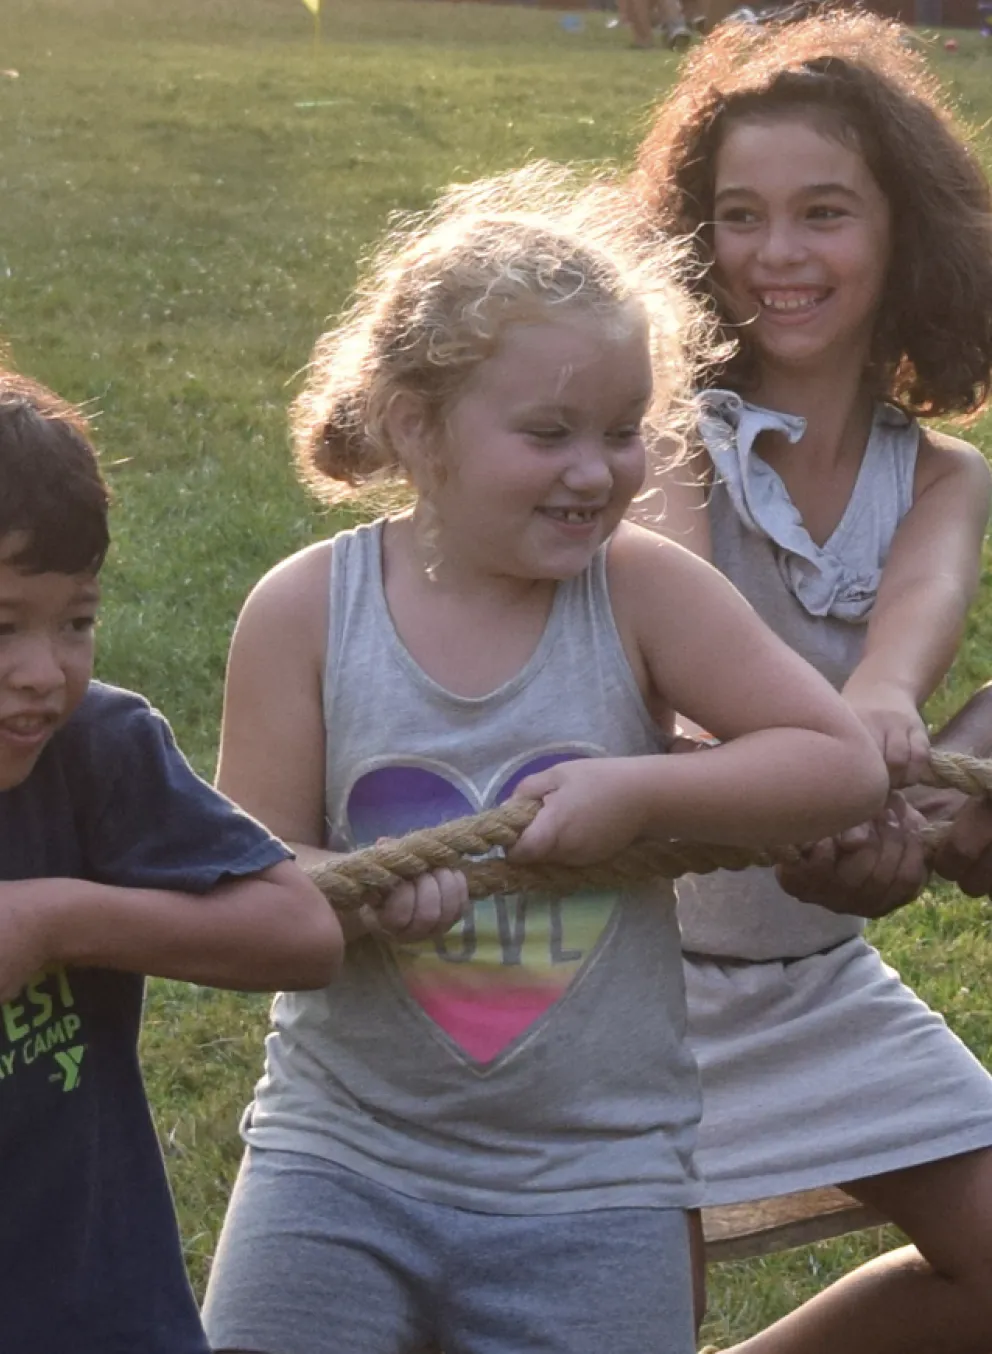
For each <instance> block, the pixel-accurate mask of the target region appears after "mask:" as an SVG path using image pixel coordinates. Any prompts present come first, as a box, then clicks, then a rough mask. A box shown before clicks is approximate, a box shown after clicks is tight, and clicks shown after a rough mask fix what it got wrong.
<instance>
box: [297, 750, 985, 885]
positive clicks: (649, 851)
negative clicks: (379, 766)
mask: <svg viewBox="0 0 992 1354" xmlns="http://www.w3.org/2000/svg"><path fill="white" fill-rule="evenodd" d="M930 767H931V772H932V780H933V783H934V784H936V785H940V786H945V787H947V788H949V789H954V790H959V791H961V792H962V793H963V794H966V795H972V796H986V797H988V796H992V761H982V760H980V759H979V758H977V757H968V756H966V755H965V754H964V753H956V752H937V751H932V752H931V754H930ZM538 808H539V805H538V804H537V803H536V801H534V800H528V799H512V800H510V801H509V802H508V803H506V804H502V805H500V807H499V808H495V809H487V810H486V811H485V812H483V813H478V814H474V815H473V816H472V817H470V818H456V819H453V820H452V821H451V822H448V823H442V824H441V825H440V826H439V827H433V828H424V829H422V830H421V831H419V832H411V833H408V834H407V835H406V836H405V837H399V838H396V839H390V840H386V841H382V842H379V843H378V844H377V845H376V846H370V847H367V848H366V849H365V850H362V851H354V852H352V853H351V854H350V855H348V856H341V857H338V858H337V859H336V860H334V861H332V862H328V863H327V864H324V865H318V866H314V867H312V868H311V869H310V875H311V877H312V878H313V880H314V882H315V883H316V884H317V886H318V887H319V888H320V889H321V891H322V892H323V893H324V894H325V896H326V897H327V898H328V899H329V900H330V901H331V902H332V903H333V904H334V905H335V907H337V908H339V909H341V910H342V911H348V910H353V909H355V908H357V907H360V906H362V905H363V904H366V903H369V902H370V901H372V900H374V899H375V898H384V897H385V896H386V894H387V893H389V892H390V891H391V890H392V889H394V888H395V887H396V885H397V884H400V883H402V882H403V881H404V880H410V879H416V878H417V877H418V876H419V875H422V874H426V873H427V872H428V871H430V870H437V869H442V868H448V869H452V870H464V872H465V875H466V877H467V879H468V886H469V894H470V896H471V897H472V898H486V897H488V896H489V895H490V894H499V893H518V892H524V891H526V892H540V893H549V894H555V895H558V896H565V895H567V894H570V893H577V892H578V891H579V890H580V889H615V888H617V887H618V886H633V885H637V884H645V883H648V882H650V881H651V880H652V879H677V878H679V877H680V876H681V875H683V874H709V873H710V872H711V871H712V870H745V869H747V868H748V867H749V866H752V865H776V864H782V863H787V862H789V861H795V860H797V859H798V857H799V851H798V848H796V847H794V846H783V847H776V848H775V849H774V850H769V851H755V850H751V849H749V848H747V847H742V846H716V845H710V844H704V843H699V842H635V843H634V845H633V846H630V847H628V848H627V849H626V850H625V851H621V852H620V854H619V855H617V856H614V857H613V859H612V860H608V861H602V862H601V863H599V864H596V865H582V866H571V865H526V866H521V865H514V864H513V863H512V862H510V861H508V860H505V859H503V858H502V857H499V856H491V855H489V853H490V852H492V851H493V850H494V849H497V848H502V849H504V850H505V849H507V848H509V847H511V846H513V844H514V843H515V842H516V840H517V838H518V837H519V836H520V835H521V833H522V832H523V831H524V829H525V828H526V827H527V826H528V824H530V823H531V822H533V820H534V818H535V817H536V815H537V811H538ZM947 830H948V829H947V827H946V825H943V824H937V825H935V826H931V827H927V828H924V829H923V832H922V834H921V835H922V837H923V839H924V842H925V844H926V847H927V849H928V851H930V852H933V851H936V849H937V847H938V846H939V845H940V842H941V841H942V840H943V838H944V836H945V835H946V832H947ZM480 857H487V858H486V859H480Z"/></svg>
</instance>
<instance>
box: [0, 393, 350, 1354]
mask: <svg viewBox="0 0 992 1354" xmlns="http://www.w3.org/2000/svg"><path fill="white" fill-rule="evenodd" d="M107 544H108V534H107V494H106V488H105V486H104V484H103V481H102V479H101V477H100V473H99V470H98V468H97V463H96V458H95V455H94V453H93V450H92V447H91V446H90V443H89V440H88V437H87V433H86V427H85V424H84V423H83V421H82V420H81V419H80V418H79V416H78V415H77V414H76V413H75V412H74V411H72V410H71V409H69V408H68V407H67V406H65V405H63V404H62V403H61V402H60V401H59V400H58V399H57V398H56V397H55V396H54V395H52V394H51V392H49V391H47V390H45V389H44V387H42V386H39V385H37V384H35V383H34V382H31V381H28V380H26V379H24V378H21V377H16V376H13V375H11V374H10V373H7V372H3V371H0V1199H2V1220H0V1350H2V1352H3V1354H207V1351H208V1346H207V1342H206V1339H205V1337H204V1335H203V1331H202V1328H201V1326H200V1322H199V1318H198V1316H197V1312H196V1307H195V1304H194V1301H193V1297H192V1294H191V1292H190V1288H189V1284H188V1282H187V1279H186V1274H185V1270H184V1267H183V1261H182V1254H181V1250H180V1244H179V1237H178V1233H177V1229H176V1223H175V1217H174V1213H173V1209H172V1201H171V1198H170V1196H169V1191H168V1186H167V1184H166V1177H165V1171H164V1166H163V1162H162V1157H161V1153H160V1151H159V1147H158V1142H157V1139H156V1136H155V1132H154V1129H153V1126H152V1121H151V1117H150V1115H149V1111H148V1105H147V1101H146V1098H145V1094H144V1088H143V1086H142V1082H141V1073H140V1070H139V1066H138V1057H137V1039H138V1028H139V1023H140V1017H141V1002H142V977H141V976H140V975H142V974H145V973H154V974H158V975H161V976H164V977H170V978H180V979H186V980H189V981H192V982H197V983H206V984H212V985H214V986H218V987H231V988H255V989H266V988H277V987H284V988H307V987H321V986H323V985H324V984H325V983H327V982H328V981H329V980H330V978H331V977H332V976H333V974H334V971H335V969H336V967H337V966H338V964H339V962H340V959H341V956H342V940H341V932H340V929H339V927H338V924H337V921H336V919H335V917H334V913H333V912H332V910H331V909H330V908H329V907H328V905H327V903H326V902H325V901H324V899H323V898H322V897H321V895H320V894H319V893H318V891H317V890H316V888H315V887H314V886H313V885H312V884H311V883H310V882H309V880H307V878H306V877H305V876H304V875H303V874H302V872H301V871H300V870H298V869H297V867H296V866H295V865H294V864H293V863H292V861H290V860H289V859H288V856H289V852H288V851H287V850H286V848H285V847H284V846H282V845H281V843H279V842H277V841H276V840H274V839H273V838H272V837H271V836H270V835H269V834H268V833H267V832H266V831H265V830H264V829H263V828H262V827H260V826H259V824H258V823H256V822H255V821H254V820H252V819H251V818H249V817H247V816H246V815H245V814H243V813H241V812H240V811H239V810H238V809H237V808H235V807H234V805H232V804H231V803H230V802H229V801H228V800H226V799H224V798H223V797H222V796H221V795H219V794H217V793H216V792H215V791H213V790H212V789H210V787H209V786H207V785H206V784H204V782H203V781H201V780H199V779H198V778H197V777H196V776H195V775H194V774H193V772H192V771H191V770H190V768H189V766H188V765H187V763H186V762H185V760H184V759H183V757H182V755H181V754H180V753H179V751H178V750H177V748H176V746H175V744H174V742H173V740H172V735H171V732H170V730H169V727H168V725H167V724H166V722H165V721H164V720H163V719H162V717H161V716H160V715H158V714H156V713H155V711H153V710H152V709H151V708H150V707H149V705H148V704H147V702H146V701H144V700H143V699H142V698H141V697H140V696H135V695H132V694H131V693H129V692H126V691H120V690H118V689H116V688H114V687H110V686H105V685H103V684H102V683H99V682H94V681H92V680H91V676H92V667H93V626H94V620H95V616H96V611H97V606H98V602H99V590H98V586H97V575H98V572H99V569H100V566H101V564H102V563H103V559H104V555H105V554H106V550H107Z"/></svg>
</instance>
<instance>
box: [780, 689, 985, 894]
mask: <svg viewBox="0 0 992 1354" xmlns="http://www.w3.org/2000/svg"><path fill="white" fill-rule="evenodd" d="M933 745H934V747H938V748H942V749H944V750H945V751H949V752H966V753H970V754H971V755H972V756H976V757H988V756H989V755H990V754H992V683H990V684H989V685H987V686H984V687H982V688H981V689H980V690H979V691H977V692H976V693H975V694H974V695H973V696H972V697H971V699H970V700H969V701H968V702H967V703H966V704H965V705H964V706H963V707H962V708H961V709H960V710H959V711H958V712H957V714H956V715H954V717H953V718H952V719H950V720H949V721H948V723H947V724H945V725H944V727H943V728H942V729H940V730H939V732H938V733H936V734H935V735H934V739H933ZM941 819H943V820H951V822H952V829H951V836H950V839H949V840H948V841H947V842H946V844H945V845H944V846H943V847H942V848H941V850H940V851H939V852H938V853H937V855H936V857H935V859H934V861H933V866H934V868H935V869H936V870H937V871H938V873H939V874H940V875H941V876H942V877H943V878H944V879H948V880H951V881H953V882H955V883H958V884H959V885H960V886H961V888H962V889H963V891H964V892H966V893H969V894H971V895H973V896H979V895H981V894H984V893H988V892H989V890H990V889H992V805H990V804H988V803H987V802H986V801H984V800H972V799H968V798H967V797H966V796H965V795H963V794H961V793H960V792H959V791H957V790H947V789H937V788H931V787H929V786H926V785H914V786H912V787H910V789H909V790H908V791H907V792H906V794H905V796H902V795H900V794H899V792H898V791H894V792H893V794H892V795H891V796H890V804H889V807H888V810H887V812H886V813H885V814H883V815H881V816H880V817H879V818H876V819H875V820H874V821H873V822H871V823H864V824H862V825H861V826H860V827H859V828H855V829H854V830H852V831H851V832H847V833H844V834H843V836H842V837H840V838H839V839H832V838H831V839H828V840H826V841H822V842H818V843H817V844H816V846H815V848H813V850H812V851H811V852H810V853H809V855H808V857H807V859H806V860H804V861H803V862H802V863H801V864H799V865H796V866H792V867H790V868H789V869H788V870H781V871H780V872H779V877H780V881H781V883H782V886H783V887H784V888H785V889H786V890H787V892H789V893H791V894H792V895H793V897H795V898H798V899H800V900H801V901H802V902H807V903H819V904H820V906H821V907H828V908H830V909H831V910H832V911H834V912H850V913H853V914H854V915H856V916H861V917H882V916H885V915H886V914H887V913H889V912H893V911H895V909H896V908H899V907H903V906H905V904H906V903H910V902H912V901H913V899H914V898H917V897H918V896H919V894H920V893H921V892H922V890H923V889H924V888H925V886H926V884H927V881H928V880H929V877H930V862H928V860H927V859H926V856H925V853H924V850H923V846H922V844H921V840H920V836H919V831H920V828H921V827H922V826H923V824H924V823H925V822H935V821H938V820H941Z"/></svg>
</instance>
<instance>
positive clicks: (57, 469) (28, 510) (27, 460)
mask: <svg viewBox="0 0 992 1354" xmlns="http://www.w3.org/2000/svg"><path fill="white" fill-rule="evenodd" d="M107 508H108V493H107V487H106V485H105V484H104V482H103V478H102V476H101V474H100V469H99V465H98V464H97V458H96V453H95V452H94V450H93V447H92V444H91V443H90V440H89V430H88V426H87V423H86V420H85V419H84V417H83V416H82V414H81V413H80V412H79V411H78V410H77V409H74V408H73V407H72V406H71V405H68V404H66V403H65V402H64V401H63V400H60V399H59V397H58V396H57V395H55V394H53V393H52V391H50V390H48V389H47V388H46V387H45V386H43V385H41V384H39V382H37V381H32V380H30V379H29V378H28V377H26V376H17V375H15V374H14V373H13V372H11V371H7V370H4V369H3V368H0V540H2V539H3V538H5V537H7V536H10V535H12V534H15V533H17V534H20V533H23V534H24V536H25V543H24V547H23V549H21V550H20V551H18V553H17V554H16V555H15V556H13V557H12V558H8V559H7V560H6V561H5V562H6V563H7V564H11V565H13V566H14V568H16V569H20V570H22V571H23V572H24V573H29V574H41V573H57V574H86V573H89V574H96V573H97V572H98V571H99V569H100V566H101V565H102V564H103V561H104V558H105V556H106V553H107V547H108V545H109V543H110V536H109V532H108V527H107Z"/></svg>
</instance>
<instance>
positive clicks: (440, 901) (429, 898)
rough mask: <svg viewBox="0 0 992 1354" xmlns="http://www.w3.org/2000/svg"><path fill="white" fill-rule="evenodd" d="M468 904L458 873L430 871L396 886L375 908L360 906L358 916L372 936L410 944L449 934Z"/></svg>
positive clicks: (459, 873)
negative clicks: (409, 881)
mask: <svg viewBox="0 0 992 1354" xmlns="http://www.w3.org/2000/svg"><path fill="white" fill-rule="evenodd" d="M468 905H469V900H468V883H467V882H466V879H465V876H464V875H463V874H462V872H461V870H433V871H431V872H430V873H429V874H423V875H421V876H420V878H419V879H416V880H414V881H413V882H412V883H405V884H399V885H397V887H396V888H395V889H393V891H392V893H390V894H389V896H388V897H387V898H385V899H384V900H383V901H382V902H381V903H379V904H378V905H376V906H374V907H373V906H372V905H370V904H366V905H365V906H364V907H362V908H361V909H360V912H359V915H360V917H361V919H362V921H363V922H364V924H365V929H366V930H367V931H369V932H371V933H372V934H373V935H379V936H388V938H389V939H390V940H396V941H402V942H407V943H412V942H416V941H420V940H429V939H430V938H431V937H432V936H442V935H444V933H445V932H446V931H450V930H451V928H452V927H453V926H454V925H455V923H456V922H458V921H460V920H461V918H462V916H463V914H464V912H465V909H466V908H467V907H468Z"/></svg>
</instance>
